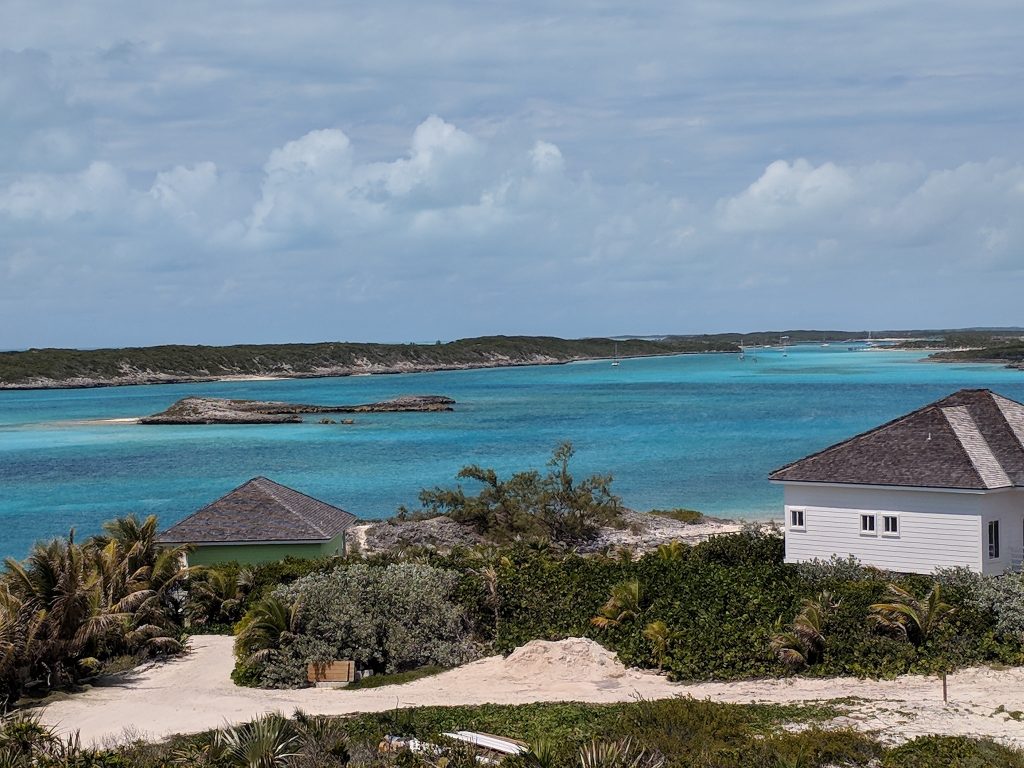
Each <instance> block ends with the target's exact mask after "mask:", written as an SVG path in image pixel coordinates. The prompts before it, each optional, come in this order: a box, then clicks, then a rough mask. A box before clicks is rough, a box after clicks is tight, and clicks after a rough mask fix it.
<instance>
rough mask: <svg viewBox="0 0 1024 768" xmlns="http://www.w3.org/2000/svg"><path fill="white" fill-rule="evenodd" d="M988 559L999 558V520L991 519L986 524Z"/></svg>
mask: <svg viewBox="0 0 1024 768" xmlns="http://www.w3.org/2000/svg"><path fill="white" fill-rule="evenodd" d="M988 559H989V560H998V559H999V521H998V520H993V521H992V522H991V523H989V524H988Z"/></svg>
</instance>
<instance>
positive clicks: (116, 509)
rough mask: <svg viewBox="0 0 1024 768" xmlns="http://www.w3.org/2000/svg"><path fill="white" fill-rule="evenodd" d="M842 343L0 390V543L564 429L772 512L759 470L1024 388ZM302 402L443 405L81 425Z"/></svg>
mask: <svg viewBox="0 0 1024 768" xmlns="http://www.w3.org/2000/svg"><path fill="white" fill-rule="evenodd" d="M919 358H920V355H919V354H917V353H909V352H867V351H856V352H850V351H848V349H847V347H846V346H835V345H834V346H830V347H819V346H801V347H791V348H790V349H789V352H788V355H787V356H786V357H783V354H782V351H781V350H779V349H771V350H758V351H757V353H756V361H755V359H754V355H752V354H750V353H748V354H747V356H746V359H745V360H743V361H741V360H738V359H737V357H736V356H733V355H688V356H680V357H666V358H648V359H640V360H625V361H623V362H622V364H621V365H620V366H619V367H617V368H613V367H611V366H610V365H609V363H608V362H607V361H601V362H588V363H577V364H572V365H564V366H538V367H529V368H512V369H504V370H481V371H453V372H442V373H426V374H408V375H397V376H372V377H371V376H363V377H348V378H334V379H308V380H295V381H269V382H268V381H258V382H219V383H211V384H189V385H168V386H148V387H117V388H109V389H92V390H67V391H33V392H13V391H0V554H3V555H8V554H10V555H16V556H21V555H23V554H24V553H25V552H26V551H27V549H28V547H29V546H30V544H31V543H32V542H33V541H35V540H36V539H39V538H46V537H51V536H55V535H59V534H64V533H67V531H68V529H69V528H71V527H75V528H76V529H77V530H78V531H79V532H81V533H90V532H93V531H95V530H96V529H97V528H98V526H99V524H100V523H101V522H102V521H103V520H106V519H109V518H111V517H113V516H116V515H120V514H124V513H127V512H137V513H139V514H148V513H151V512H152V513H157V514H159V515H160V518H161V521H162V523H164V524H168V525H169V524H171V523H173V522H175V521H177V520H179V519H180V518H182V517H184V516H185V515H187V514H189V513H190V512H192V511H193V510H195V509H196V508H197V507H199V506H201V505H203V504H204V503H206V502H208V501H211V500H213V499H214V498H216V497H217V496H219V495H221V494H223V493H225V492H227V491H229V490H230V489H232V488H234V487H235V486H237V485H239V484H241V483H242V482H244V481H245V480H247V479H249V478H250V477H252V476H254V475H261V474H262V475H266V476H268V477H270V478H272V479H274V480H277V481H279V482H282V483H284V484H286V485H290V486H293V487H295V488H297V489H299V490H301V491H304V492H306V493H309V494H311V495H313V496H317V497H319V498H323V499H324V500H326V501H330V502H332V503H334V504H337V505H339V506H342V507H344V508H345V509H347V510H349V511H351V512H353V513H355V514H357V515H359V516H361V517H366V518H377V517H385V516H388V515H390V514H392V513H393V512H394V510H395V508H396V507H397V506H398V505H399V504H408V505H412V504H414V503H415V501H416V496H417V493H418V491H419V490H420V489H421V488H423V487H428V486H434V485H438V484H441V485H445V484H451V483H453V478H454V475H455V473H456V472H457V471H458V469H459V468H460V467H461V466H462V465H464V464H467V463H472V462H475V463H479V464H482V465H485V466H493V467H495V468H497V469H500V470H503V471H505V472H509V471H514V470H519V469H526V468H531V467H538V466H540V465H541V464H542V463H543V462H544V460H545V459H546V457H547V456H548V455H549V454H550V452H551V450H552V449H553V448H554V447H555V446H556V445H557V444H558V443H559V442H561V441H563V440H572V441H573V443H574V444H575V445H576V448H577V458H576V471H577V474H583V473H589V472H595V471H601V472H610V473H612V474H613V475H614V477H615V484H614V488H615V489H616V491H617V492H618V493H619V494H620V495H621V496H622V498H623V500H624V501H625V502H626V503H627V504H628V505H630V506H633V507H635V508H638V509H647V508H651V507H666V506H687V507H693V508H696V509H701V510H704V511H705V512H708V513H711V514H717V515H726V516H741V517H767V516H777V515H778V514H779V507H780V504H781V498H782V494H781V491H780V489H779V488H777V487H775V486H772V485H771V484H769V483H768V482H767V480H766V479H765V476H766V475H767V473H768V472H769V471H770V470H772V469H774V468H776V467H778V466H780V465H782V464H785V463H786V462H788V461H791V460H793V459H796V458H799V457H801V456H804V455H805V454H807V453H810V452H812V451H815V450H818V449H819V448H822V447H824V446H826V445H829V444H831V443H833V442H836V441H837V440H840V439H842V438H844V437H847V436H849V435H851V434H854V433H856V432H859V431H863V430H865V429H868V428H870V427H872V426H875V425H877V424H879V423H881V422H883V421H886V420H888V419H890V418H893V417H895V416H898V415H900V414H901V413H904V412H906V411H908V410H911V409H913V408H916V407H918V406H920V405H923V404H924V403H927V402H929V401H931V400H934V399H937V398H939V397H941V396H943V395H945V394H947V393H949V392H951V391H953V390H956V389H958V388H961V387H991V388H993V389H996V390H997V391H999V392H1001V393H1003V394H1005V395H1006V396H1008V397H1011V398H1014V399H1016V400H1024V372H1021V371H1011V370H1007V369H1004V368H1001V367H997V366H987V365H948V364H934V363H923V362H918V360H919ZM191 394H196V395H211V396H218V397H239V398H255V399H280V400H290V401H294V402H310V403H334V402H337V403H352V402H369V401H374V400H380V399H384V398H387V397H393V396H396V395H399V394H441V395H449V396H451V397H454V398H455V399H456V400H457V401H458V405H457V406H456V411H455V412H454V413H435V414H366V415H357V416H356V417H355V419H356V423H355V424H354V425H352V426H341V425H338V426H324V425H320V424H317V423H315V421H313V422H310V423H304V424H296V425H268V426H202V427H170V426H159V427H157V426H153V427H143V426H138V425H132V424H89V423H82V422H83V421H86V420H91V419H111V418H124V417H132V416H141V415H145V414H149V413H155V412H157V411H161V410H163V409H164V408H166V407H167V406H169V405H170V404H171V403H173V402H174V401H175V400H177V399H179V398H181V397H183V396H185V395H191Z"/></svg>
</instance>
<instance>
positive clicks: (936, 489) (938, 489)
mask: <svg viewBox="0 0 1024 768" xmlns="http://www.w3.org/2000/svg"><path fill="white" fill-rule="evenodd" d="M768 482H770V483H775V484H777V485H784V484H786V483H790V484H793V485H807V486H816V487H820V488H868V489H873V490H885V491H931V492H933V493H970V494H983V493H1002V492H1004V491H1009V490H1013V489H1014V488H1017V487H1018V486H1016V485H1004V486H1001V487H999V488H952V487H948V486H941V485H895V484H893V485H886V484H883V483H840V482H835V481H833V482H823V481H820V480H782V479H776V478H774V477H770V478H768Z"/></svg>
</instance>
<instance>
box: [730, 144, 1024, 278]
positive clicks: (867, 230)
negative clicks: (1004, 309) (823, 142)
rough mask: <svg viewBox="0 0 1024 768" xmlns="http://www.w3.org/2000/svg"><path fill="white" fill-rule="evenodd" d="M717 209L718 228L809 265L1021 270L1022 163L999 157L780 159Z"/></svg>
mask: <svg viewBox="0 0 1024 768" xmlns="http://www.w3.org/2000/svg"><path fill="white" fill-rule="evenodd" d="M715 213H716V223H717V225H718V227H719V228H720V229H721V230H722V231H723V232H724V233H727V234H730V235H736V236H746V237H754V238H757V242H758V243H759V244H760V246H761V247H762V248H763V249H764V252H765V253H767V254H768V256H769V257H770V258H779V259H780V260H781V261H783V262H784V263H792V262H799V261H801V260H804V261H806V262H807V265H808V267H811V268H815V267H816V268H821V267H823V266H827V265H829V264H830V263H833V262H835V261H836V260H841V261H847V262H849V261H853V260H856V261H858V262H860V263H862V264H863V265H864V266H869V265H871V264H873V263H875V264H886V265H888V266H889V267H892V266H893V265H894V263H901V264H904V265H905V266H907V267H911V266H913V265H915V264H916V265H921V266H926V265H927V266H931V267H934V268H942V269H951V268H953V267H955V266H960V267H967V265H971V267H972V268H980V269H1011V270H1021V269H1024V259H1022V257H1021V254H1022V251H1024V236H1022V235H1024V229H1022V227H1021V224H1020V222H1021V220H1022V215H1024V165H1022V164H1020V163H1011V162H1007V161H1005V160H991V161H988V162H985V163H964V164H961V165H959V166H956V167H954V168H948V169H931V170H928V169H923V168H920V167H918V166H910V165H902V164H893V163H889V164H872V165H868V166H839V165H836V164H834V163H830V162H826V163H822V164H820V165H817V166H815V165H813V164H812V163H810V162H808V161H807V160H804V159H800V160H796V161H794V162H792V163H790V162H787V161H783V160H779V161H776V162H773V163H771V164H770V165H769V166H768V167H767V168H766V169H765V171H764V172H763V173H762V175H761V176H760V177H759V178H758V179H757V180H756V181H754V182H753V183H751V184H750V185H749V186H748V187H747V188H746V189H744V190H743V191H742V192H740V193H739V194H737V195H734V196H732V197H729V198H724V199H722V200H720V201H718V203H717V204H716V206H715ZM783 252H785V255H783ZM894 259H895V260H896V261H895V262H894Z"/></svg>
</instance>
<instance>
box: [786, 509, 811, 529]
mask: <svg viewBox="0 0 1024 768" xmlns="http://www.w3.org/2000/svg"><path fill="white" fill-rule="evenodd" d="M789 527H790V529H792V530H794V531H806V530H807V528H806V527H805V526H804V511H803V510H802V509H791V510H789Z"/></svg>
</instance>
